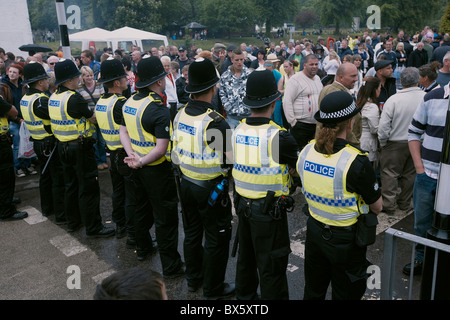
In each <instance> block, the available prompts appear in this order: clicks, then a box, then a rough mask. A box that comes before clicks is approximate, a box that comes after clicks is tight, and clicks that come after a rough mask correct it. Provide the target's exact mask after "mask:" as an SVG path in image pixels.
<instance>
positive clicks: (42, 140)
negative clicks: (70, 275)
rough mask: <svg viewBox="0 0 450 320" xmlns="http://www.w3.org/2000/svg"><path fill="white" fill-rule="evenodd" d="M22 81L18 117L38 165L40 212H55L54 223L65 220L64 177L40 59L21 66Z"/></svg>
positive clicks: (44, 74)
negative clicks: (29, 139)
mask: <svg viewBox="0 0 450 320" xmlns="http://www.w3.org/2000/svg"><path fill="white" fill-rule="evenodd" d="M23 76H24V81H23V82H22V83H23V84H24V85H28V87H29V89H28V92H27V94H26V95H24V96H23V97H22V100H21V101H20V109H21V113H22V117H23V119H24V121H25V123H26V125H27V128H28V130H29V131H30V135H31V138H32V140H33V144H34V151H35V152H36V155H37V157H38V161H39V167H40V177H39V193H40V199H41V210H42V215H43V216H49V215H52V214H55V222H56V224H65V223H67V221H66V215H65V212H64V179H63V170H62V165H61V161H60V159H59V155H58V151H57V150H56V148H57V141H56V138H55V136H54V135H53V132H52V129H51V124H50V116H49V112H48V100H49V97H48V95H47V94H45V92H46V91H47V90H48V87H49V80H48V79H49V78H50V77H49V76H48V75H47V72H46V71H45V69H44V67H43V66H42V65H41V64H40V63H35V62H31V63H29V64H27V65H26V66H25V67H24V68H23Z"/></svg>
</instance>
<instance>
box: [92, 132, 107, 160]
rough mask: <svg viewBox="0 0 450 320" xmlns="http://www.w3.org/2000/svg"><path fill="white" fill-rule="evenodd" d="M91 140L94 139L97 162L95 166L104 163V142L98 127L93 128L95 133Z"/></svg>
mask: <svg viewBox="0 0 450 320" xmlns="http://www.w3.org/2000/svg"><path fill="white" fill-rule="evenodd" d="M93 138H94V139H95V141H96V142H95V145H94V148H95V159H96V160H97V165H101V164H103V163H106V149H105V147H106V142H105V139H104V138H103V136H102V133H101V132H100V128H99V127H98V125H96V126H95V132H94V133H93Z"/></svg>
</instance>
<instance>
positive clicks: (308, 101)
mask: <svg viewBox="0 0 450 320" xmlns="http://www.w3.org/2000/svg"><path fill="white" fill-rule="evenodd" d="M318 70H319V59H317V57H316V56H315V55H314V54H310V55H308V56H306V57H305V58H304V69H303V70H302V71H301V72H298V73H296V74H295V75H294V76H292V78H291V79H290V80H289V82H288V83H287V85H286V90H285V92H284V97H283V109H284V114H285V116H286V119H287V121H288V123H289V124H290V125H291V126H292V127H291V134H292V135H293V136H294V138H295V140H296V141H297V144H298V146H299V148H300V150H302V149H303V147H304V146H306V145H307V144H308V142H309V141H311V140H312V139H314V136H315V132H316V123H317V122H316V120H315V119H314V114H315V113H316V112H317V111H318V110H319V103H318V100H319V94H320V91H321V90H322V88H323V85H322V82H321V81H320V78H319V76H318V75H317V71H318Z"/></svg>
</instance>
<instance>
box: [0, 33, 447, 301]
mask: <svg viewBox="0 0 450 320" xmlns="http://www.w3.org/2000/svg"><path fill="white" fill-rule="evenodd" d="M265 40H266V41H265V42H264V45H262V46H256V45H250V44H249V45H247V44H245V43H242V44H240V45H239V46H237V45H234V44H231V45H229V46H225V45H224V44H223V43H216V44H215V45H214V46H213V47H212V48H208V49H202V48H196V47H195V46H192V47H191V48H190V50H188V49H187V48H186V47H185V46H179V47H176V46H168V47H164V46H162V47H160V48H156V47H155V48H152V49H151V50H149V51H148V52H142V51H141V49H140V48H138V47H136V46H133V48H132V50H131V52H129V53H125V52H124V50H120V49H118V50H116V51H115V52H114V53H113V52H112V50H111V49H110V48H105V49H104V50H103V51H102V52H95V50H91V49H89V50H85V51H83V52H82V53H81V55H80V56H79V57H74V58H73V59H72V60H70V59H63V58H62V57H61V55H60V54H58V53H50V54H48V55H44V54H42V53H36V54H34V55H30V56H29V57H27V58H26V59H23V58H21V57H17V58H16V57H14V56H12V55H11V53H6V52H5V51H4V50H3V49H2V48H0V70H2V78H1V82H0V96H1V97H2V98H0V101H1V105H0V118H1V121H2V123H1V124H2V126H1V132H0V133H1V135H0V138H1V139H0V142H1V163H0V168H2V172H1V173H0V175H1V176H2V177H5V179H4V180H5V183H3V184H2V186H1V187H2V190H0V195H1V196H0V200H1V203H0V204H1V205H0V219H1V220H4V221H6V220H18V219H23V218H25V217H26V216H27V213H26V212H17V210H16V208H15V203H16V202H17V201H18V200H17V199H16V198H14V184H15V178H16V177H18V178H20V177H23V176H25V175H26V174H37V173H38V170H39V175H40V184H39V187H40V195H41V210H42V214H43V215H44V216H49V215H52V214H54V215H55V222H56V223H57V224H60V225H66V227H67V230H68V232H74V231H76V230H79V229H80V228H81V227H82V226H85V228H86V234H87V236H92V237H111V236H114V235H116V237H118V238H122V237H127V239H126V241H127V246H129V247H130V248H133V249H135V250H136V253H137V259H138V260H140V261H143V260H145V259H146V258H147V257H148V256H150V255H152V254H154V253H155V252H156V250H158V251H159V254H160V259H161V264H162V274H163V276H164V279H172V278H176V277H180V276H185V277H186V280H187V283H188V290H189V291H191V292H195V291H197V290H198V289H199V288H203V295H204V297H205V298H207V299H217V298H224V297H229V296H231V295H233V294H235V295H236V297H237V298H238V299H245V300H250V299H259V298H261V299H289V292H288V285H287V278H286V268H287V263H288V256H289V254H290V252H291V250H290V246H289V244H290V241H289V234H288V224H287V216H286V214H287V212H289V210H292V206H293V198H292V197H291V195H292V194H293V193H294V192H295V190H296V188H297V187H300V188H301V192H302V193H303V195H304V196H305V199H306V201H307V206H305V208H304V211H305V213H306V214H307V215H308V216H309V218H308V224H307V240H306V253H305V280H306V282H305V295H304V297H305V299H324V298H325V295H326V292H327V288H328V286H329V284H330V283H331V285H332V288H333V299H360V298H361V297H362V295H363V294H364V291H365V280H366V278H367V274H366V269H367V261H366V259H365V255H366V249H367V246H368V245H370V244H371V243H373V241H372V242H371V241H370V240H367V239H369V238H371V237H370V236H371V235H372V233H373V232H374V230H373V228H369V229H370V230H369V231H367V230H366V229H367V228H364V223H366V224H367V225H370V224H371V223H369V222H367V221H370V219H372V222H373V219H374V218H373V216H375V217H376V215H377V214H379V213H380V212H384V213H385V214H387V215H395V214H396V211H397V210H403V211H407V212H408V213H411V212H414V215H415V218H416V219H415V225H414V230H415V233H416V234H417V235H419V236H423V237H424V236H425V232H426V231H427V229H428V228H429V227H430V226H431V222H432V215H433V205H434V195H435V193H433V190H435V189H436V184H437V179H438V171H439V167H438V164H439V161H440V159H439V156H440V152H441V146H442V140H443V128H444V126H445V123H444V121H445V112H446V111H447V108H446V106H447V105H448V100H447V99H448V90H449V85H448V83H449V81H450V36H449V35H448V34H445V35H439V34H436V33H434V32H433V31H432V30H431V29H429V28H424V30H423V31H422V32H420V33H418V34H417V35H414V36H412V37H410V36H408V35H405V34H404V32H403V31H400V32H399V33H398V35H397V37H395V38H393V37H391V36H390V35H389V34H385V35H382V36H380V35H379V34H377V33H376V32H373V33H372V34H371V35H369V34H368V32H365V33H364V34H363V35H361V36H358V37H356V38H355V39H352V38H351V37H350V36H348V37H345V38H340V39H338V40H336V39H333V38H328V39H326V40H325V39H324V38H322V37H320V36H319V37H318V39H317V42H316V43H313V42H312V41H310V40H308V39H306V38H305V39H303V40H296V41H291V42H288V43H287V44H285V43H284V42H283V41H281V42H280V43H279V45H276V44H275V43H274V42H270V41H269V40H268V39H265ZM23 123H25V124H26V126H27V128H28V130H29V131H30V134H31V137H32V140H33V142H34V149H35V156H34V157H32V158H31V159H30V158H26V159H24V158H20V157H19V156H18V149H19V143H20V135H19V128H20V126H21V124H23ZM227 131H230V132H232V135H229V134H227ZM217 135H219V136H220V139H219V136H217ZM11 145H12V147H11ZM108 158H109V161H108ZM12 168H14V169H12ZM107 168H108V169H109V171H110V174H111V181H112V185H113V194H112V203H113V212H112V219H113V221H114V223H115V225H116V228H115V229H114V228H110V227H106V226H104V225H103V223H102V218H101V214H100V210H101V208H100V203H99V199H100V190H99V183H98V179H97V176H98V170H104V169H107ZM399 190H400V191H399ZM230 192H231V193H232V194H233V199H231V198H230ZM425 194H426V196H425ZM178 203H180V204H181V213H182V218H183V227H184V233H185V236H184V238H185V240H184V261H182V258H181V255H180V253H179V252H178V249H177V247H178ZM233 205H234V208H235V211H236V214H237V215H238V218H239V227H238V231H237V235H236V239H235V244H236V245H238V246H239V247H238V248H239V249H238V259H237V272H236V279H235V280H236V283H235V284H233V283H228V282H225V271H226V266H227V261H228V256H229V254H230V252H229V249H230V242H231V220H232V206H233ZM362 217H364V218H365V219H364V218H362ZM375 219H376V218H375ZM152 227H154V228H155V237H156V239H152V237H151V236H150V233H149V230H150V228H152ZM366 227H367V226H366ZM372 227H373V223H372ZM361 230H366V231H365V232H366V233H367V235H366V237H363V238H366V241H365V242H364V241H362V240H360V233H361V232H362V231H361ZM355 238H358V241H355ZM155 240H156V243H157V248H156V246H155ZM361 241H362V242H361ZM233 249H234V248H233ZM233 251H235V250H233ZM234 254H235V252H234ZM343 258H346V260H344V261H343ZM422 263H423V247H422V248H421V247H420V246H418V248H417V250H416V257H415V261H414V264H413V265H411V264H408V265H406V266H405V267H404V269H403V272H404V273H405V274H411V272H412V271H411V269H412V268H414V274H416V273H420V270H421V267H422ZM158 281H159V280H158ZM158 283H161V282H158ZM258 288H260V290H259V292H258ZM99 290H100V288H99ZM102 290H104V289H102ZM97 294H98V295H100V293H97ZM101 295H107V293H105V292H102V293H101Z"/></svg>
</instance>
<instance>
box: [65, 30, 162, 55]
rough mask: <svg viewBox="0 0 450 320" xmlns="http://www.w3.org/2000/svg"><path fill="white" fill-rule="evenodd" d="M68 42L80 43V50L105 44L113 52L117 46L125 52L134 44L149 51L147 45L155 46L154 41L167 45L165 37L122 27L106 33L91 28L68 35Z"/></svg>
mask: <svg viewBox="0 0 450 320" xmlns="http://www.w3.org/2000/svg"><path fill="white" fill-rule="evenodd" d="M69 40H70V41H81V42H82V48H81V50H87V49H89V44H90V43H91V42H101V43H106V46H107V47H110V48H112V49H113V51H115V50H116V49H117V48H118V47H119V45H120V47H121V48H122V49H125V50H126V49H127V46H128V45H130V44H134V45H136V46H138V47H140V48H141V49H142V50H150V48H145V47H146V45H147V43H150V44H151V45H152V46H155V45H154V44H153V42H155V41H157V42H160V43H161V44H162V43H164V46H167V45H169V42H168V40H167V37H166V36H163V35H160V34H157V33H152V32H147V31H143V30H139V29H135V28H130V27H123V28H120V29H117V30H114V31H108V30H104V29H102V28H92V29H89V30H85V31H81V32H77V33H74V34H71V35H69ZM97 49H98V48H97Z"/></svg>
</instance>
